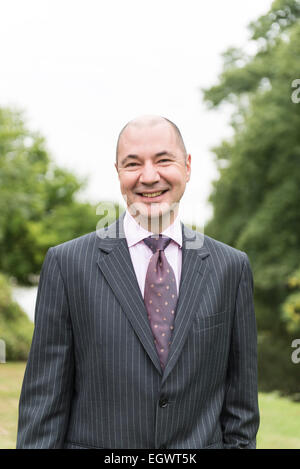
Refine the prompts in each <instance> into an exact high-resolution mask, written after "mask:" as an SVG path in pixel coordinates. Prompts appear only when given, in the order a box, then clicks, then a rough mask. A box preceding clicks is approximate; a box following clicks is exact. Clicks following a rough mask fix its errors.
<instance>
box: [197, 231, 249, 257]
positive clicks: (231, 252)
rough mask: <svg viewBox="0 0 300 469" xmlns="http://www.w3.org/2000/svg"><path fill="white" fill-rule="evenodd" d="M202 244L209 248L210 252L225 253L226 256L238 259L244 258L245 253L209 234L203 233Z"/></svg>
mask: <svg viewBox="0 0 300 469" xmlns="http://www.w3.org/2000/svg"><path fill="white" fill-rule="evenodd" d="M204 246H205V247H206V248H207V249H208V250H209V252H210V253H211V254H215V255H220V254H222V255H225V256H226V257H227V256H229V257H234V258H239V259H245V257H247V254H246V253H245V252H244V251H241V250H240V249H237V248H235V247H233V246H230V245H229V244H226V243H223V242H222V241H219V240H217V239H215V238H212V237H211V236H208V235H204Z"/></svg>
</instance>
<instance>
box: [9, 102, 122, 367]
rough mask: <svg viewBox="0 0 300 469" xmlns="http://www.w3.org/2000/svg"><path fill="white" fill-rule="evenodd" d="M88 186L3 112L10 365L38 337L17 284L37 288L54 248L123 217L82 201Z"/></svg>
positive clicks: (13, 115)
mask: <svg viewBox="0 0 300 469" xmlns="http://www.w3.org/2000/svg"><path fill="white" fill-rule="evenodd" d="M85 183H86V181H83V180H79V179H78V178H77V177H76V176H75V175H74V174H72V173H71V172H70V171H67V170H65V169H62V168H59V167H58V166H57V165H55V164H54V161H53V160H52V159H51V156H50V155H49V152H48V151H47V149H46V145H45V140H44V138H43V137H42V136H41V135H39V134H38V133H34V132H31V131H30V130H29V129H28V128H27V126H26V122H25V118H24V115H23V114H22V113H21V112H19V111H16V110H12V109H7V108H2V109H1V108H0V271H1V272H0V338H1V339H4V340H5V342H6V352H7V354H6V358H7V360H23V359H24V360H25V359H26V358H27V355H28V351H29V346H30V343H31V335H32V323H31V322H30V321H29V319H28V318H27V316H26V315H25V313H24V312H23V311H22V310H21V308H20V307H19V306H18V305H17V304H16V303H15V302H14V301H13V299H12V296H11V279H13V280H14V281H15V282H18V283H19V284H22V285H33V284H35V283H37V280H38V275H39V273H40V270H41V266H42V263H43V260H44V257H45V254H46V252H47V250H48V249H49V247H51V246H55V245H57V244H60V243H63V242H65V241H68V240H70V239H73V238H76V237H78V236H81V235H83V234H86V233H89V232H91V231H94V230H95V228H96V226H97V224H98V223H99V221H101V217H104V215H106V216H105V221H106V223H107V224H108V223H110V222H111V221H112V220H113V219H114V218H115V216H116V214H117V213H118V207H117V206H116V205H115V206H114V205H112V204H105V203H102V204H101V208H100V209H99V204H97V206H96V205H92V204H89V203H83V202H79V201H78V195H79V194H80V190H81V189H82V188H83V187H84V185H85ZM105 206H107V207H108V210H104V208H105ZM97 208H98V211H97ZM114 208H116V210H114Z"/></svg>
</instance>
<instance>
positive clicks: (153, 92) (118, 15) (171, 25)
mask: <svg viewBox="0 0 300 469" xmlns="http://www.w3.org/2000/svg"><path fill="white" fill-rule="evenodd" d="M270 6H271V0H251V1H250V0H248V1H241V0H226V1H224V0H215V1H211V2H204V1H201V0H187V1H183V0H181V1H177V0H152V1H151V2H146V1H145V0H126V1H125V0H109V1H101V0H84V1H83V0H26V1H24V0H7V1H4V2H2V3H1V7H0V45H1V46H0V64H1V65H0V66H1V73H0V106H6V105H9V106H14V107H17V108H21V109H24V110H25V113H26V116H27V119H28V123H29V126H30V128H31V129H32V130H38V131H40V132H41V133H42V135H44V136H45V138H46V141H47V146H48V149H49V151H50V153H51V155H52V156H53V158H54V159H55V161H56V162H57V163H58V164H59V165H60V166H63V167H65V168H68V169H71V170H72V171H74V172H75V173H76V174H77V175H78V176H86V177H88V181H89V183H88V187H87V189H86V191H85V193H84V197H85V199H89V200H90V201H92V202H99V201H100V200H103V199H105V200H109V199H113V200H116V201H120V202H123V199H122V197H121V194H120V190H119V182H118V178H117V173H116V170H115V168H114V158H115V145H116V139H117V136H118V133H119V131H120V129H121V128H122V127H123V125H124V124H125V123H126V122H127V121H128V120H130V119H132V118H133V117H136V116H138V115H140V114H150V113H153V114H159V115H163V116H165V117H167V118H169V119H171V120H173V121H174V122H175V123H176V124H177V125H178V126H179V128H180V129H181V132H182V135H183V138H184V140H185V144H186V147H187V150H188V152H189V153H191V155H192V178H191V181H190V182H189V184H188V187H187V190H186V193H185V195H184V198H183V199H182V204H181V217H182V219H183V221H186V222H192V221H193V222H195V223H197V224H198V225H199V226H202V227H203V226H204V223H205V221H206V220H207V219H208V217H209V216H210V213H211V209H210V207H209V205H208V203H207V198H208V196H209V193H210V191H211V182H212V180H213V179H214V178H215V177H216V175H217V173H216V169H215V164H214V160H213V154H212V152H211V151H210V149H211V148H212V147H213V146H215V145H217V144H219V143H220V141H221V140H222V138H224V137H226V136H228V135H230V134H231V131H230V128H229V126H228V118H229V109H228V108H224V109H222V110H218V111H209V110H208V109H207V108H206V107H205V105H204V104H203V103H202V101H201V92H200V88H202V87H206V86H210V85H212V84H214V83H215V82H216V80H217V77H218V73H219V72H220V71H221V65H222V62H221V57H220V54H221V53H222V52H224V50H225V49H227V48H228V47H229V46H243V45H244V44H245V43H246V42H247V39H248V35H249V33H248V30H247V25H248V24H249V22H250V21H252V20H255V19H256V18H257V17H258V16H260V15H261V14H264V13H266V12H267V10H268V9H269V8H270Z"/></svg>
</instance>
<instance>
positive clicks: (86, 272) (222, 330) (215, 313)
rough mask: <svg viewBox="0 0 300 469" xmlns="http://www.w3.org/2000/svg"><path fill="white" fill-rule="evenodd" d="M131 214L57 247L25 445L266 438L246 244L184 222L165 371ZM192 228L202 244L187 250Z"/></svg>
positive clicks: (23, 427)
mask: <svg viewBox="0 0 300 469" xmlns="http://www.w3.org/2000/svg"><path fill="white" fill-rule="evenodd" d="M119 221H120V223H119ZM119 221H117V223H116V224H114V225H112V226H111V227H109V229H108V231H107V232H105V234H106V235H107V236H108V238H104V237H103V236H104V232H103V231H101V232H99V233H98V235H99V234H100V235H102V237H99V236H97V233H96V232H94V233H90V234H88V235H86V236H82V237H80V238H77V239H75V240H72V241H69V242H67V243H64V244H62V245H60V246H56V247H55V248H51V249H50V250H49V251H48V253H47V256H46V259H45V262H44V265H43V269H42V272H41V278H40V284H39V290H38V297H37V305H36V313H35V332H34V337H33V342H32V347H31V351H30V356H29V360H28V364H27V368H26V373H25V377H24V382H23V387H22V393H21V398H20V406H19V427H18V442H17V448H160V447H163V446H165V447H166V448H181V449H183V448H203V447H210V448H223V447H225V448H255V440H256V432H257V429H258V422H259V415H258V404H257V363H256V360H257V357H256V324H255V315H254V308H253V297H252V288H253V285H252V274H251V270H250V266H249V261H248V258H247V256H246V254H245V253H243V252H240V251H238V250H236V249H233V248H231V247H229V246H227V245H225V244H222V243H220V242H218V241H215V240H213V239H211V238H209V237H207V236H203V235H202V234H200V233H197V234H195V232H193V231H191V230H189V229H187V228H186V227H184V226H183V225H182V227H183V264H182V274H181V283H180V292H179V300H178V306H177V311H176V318H175V328H174V333H173V341H172V345H171V348H170V353H169V358H168V363H167V366H166V368H165V371H164V373H163V374H162V372H161V368H160V364H159V360H158V357H157V354H156V349H155V345H154V342H153V338H152V333H151V329H150V326H149V322H148V318H147V312H146V309H145V306H144V302H143V298H142V295H141V292H140V289H139V286H138V283H137V279H136V276H135V273H134V269H133V265H132V262H131V258H130V254H129V251H128V247H127V243H126V239H125V238H124V232H123V216H122V217H121V218H120V220H119ZM115 227H117V229H119V230H120V234H121V237H118V238H116V239H114V238H111V237H110V233H111V232H112V229H113V228H115ZM192 239H194V242H197V243H198V248H197V249H190V248H189V249H187V247H188V246H189V247H191V245H192V244H191V242H190V241H191V240H192ZM192 243H193V241H192ZM202 244H203V246H202Z"/></svg>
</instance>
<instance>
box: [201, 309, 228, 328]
mask: <svg viewBox="0 0 300 469" xmlns="http://www.w3.org/2000/svg"><path fill="white" fill-rule="evenodd" d="M225 321H226V311H222V312H221V313H216V314H211V315H207V316H203V315H201V314H200V313H196V318H195V321H194V330H195V331H206V330H209V329H214V328H216V327H221V326H222V325H224V324H225Z"/></svg>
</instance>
